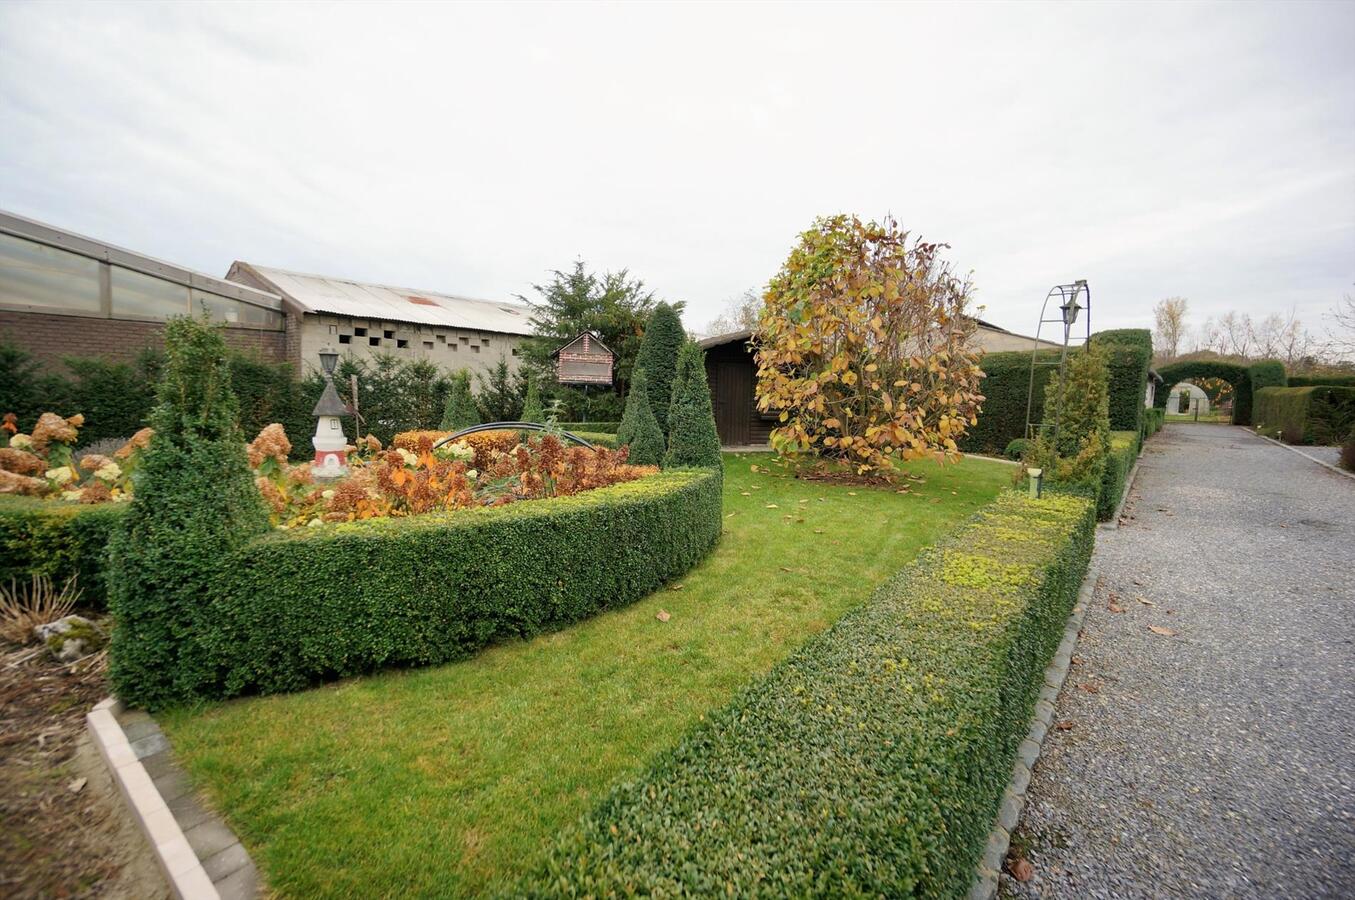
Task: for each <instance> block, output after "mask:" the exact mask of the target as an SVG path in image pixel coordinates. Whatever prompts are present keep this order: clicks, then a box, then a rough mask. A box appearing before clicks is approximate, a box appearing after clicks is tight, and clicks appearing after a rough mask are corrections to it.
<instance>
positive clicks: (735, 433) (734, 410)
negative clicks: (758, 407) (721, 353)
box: [714, 360, 753, 446]
mask: <svg viewBox="0 0 1355 900" xmlns="http://www.w3.org/2000/svg"><path fill="white" fill-rule="evenodd" d="M714 395H715V430H716V431H718V432H719V433H720V442H721V443H723V444H732V445H738V446H742V445H746V444H748V443H749V441H750V433H749V426H750V425H751V424H752V415H753V367H752V366H750V365H749V364H748V362H747V361H746V360H720V361H719V363H718V364H717V365H716V368H715V391H714Z"/></svg>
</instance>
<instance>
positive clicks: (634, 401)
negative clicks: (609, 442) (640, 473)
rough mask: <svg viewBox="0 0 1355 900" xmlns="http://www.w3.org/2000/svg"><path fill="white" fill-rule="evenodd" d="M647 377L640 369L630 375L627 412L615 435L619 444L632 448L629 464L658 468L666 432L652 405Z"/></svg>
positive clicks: (661, 459)
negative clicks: (656, 417) (655, 416)
mask: <svg viewBox="0 0 1355 900" xmlns="http://www.w3.org/2000/svg"><path fill="white" fill-rule="evenodd" d="M647 382H648V375H647V373H646V372H645V370H644V369H640V368H637V369H636V370H635V373H634V374H633V375H632V376H631V382H630V394H629V395H628V396H627V397H626V412H625V415H623V416H622V417H621V427H620V428H618V429H617V432H616V443H617V445H618V446H620V445H629V446H630V456H629V461H630V463H632V464H633V465H637V466H657V465H658V464H659V463H660V462H662V461H663V432H662V431H660V430H659V422H658V420H657V419H655V418H654V410H653V408H652V407H651V406H650V405H649V390H648V385H647Z"/></svg>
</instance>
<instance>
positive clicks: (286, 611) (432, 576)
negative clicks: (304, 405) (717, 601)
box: [196, 470, 723, 696]
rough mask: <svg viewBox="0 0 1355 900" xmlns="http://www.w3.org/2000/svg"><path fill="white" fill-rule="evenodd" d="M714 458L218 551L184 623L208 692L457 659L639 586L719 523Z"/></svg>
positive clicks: (285, 686) (575, 616)
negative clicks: (538, 495) (709, 465)
mask: <svg viewBox="0 0 1355 900" xmlns="http://www.w3.org/2000/svg"><path fill="white" fill-rule="evenodd" d="M720 491H721V476H720V473H719V472H718V471H698V470H670V471H666V472H663V473H660V474H658V475H655V476H652V477H650V478H645V479H643V480H641V481H635V482H627V483H624V484H619V485H613V486H611V487H606V488H600V489H598V490H594V491H589V492H587V493H585V494H578V495H575V496H570V497H560V498H556V499H553V500H548V501H537V502H524V503H514V504H510V505H508V506H504V507H493V508H485V509H479V510H472V511H465V510H462V511H459V512H456V513H452V514H448V515H425V516H416V517H410V518H406V519H383V520H373V521H366V522H354V523H350V524H344V525H336V526H332V527H329V526H327V527H323V528H315V529H296V530H293V531H275V532H272V533H270V534H268V535H266V536H264V537H262V538H259V539H257V540H254V541H251V542H250V543H249V544H247V545H245V546H244V547H243V548H241V549H240V550H238V551H237V552H236V553H235V554H234V556H233V557H232V558H231V560H230V565H229V566H228V567H227V568H228V570H229V571H228V574H227V575H226V576H225V577H224V578H223V580H222V582H221V583H220V584H219V585H218V586H217V587H216V589H215V591H214V596H213V597H212V600H211V605H212V612H211V615H210V617H209V619H208V620H207V624H205V625H204V627H203V629H202V632H201V633H200V634H199V635H197V636H196V638H197V639H198V640H200V641H201V642H202V644H203V646H204V648H205V651H206V655H207V657H208V658H209V659H210V660H211V661H212V664H213V665H214V667H215V668H216V670H217V672H218V677H217V681H216V683H215V685H213V687H212V691H213V693H214V694H215V695H221V696H230V695H235V694H239V693H242V692H247V691H248V692H253V691H257V692H263V693H272V692H277V691H289V690H296V689H300V688H303V687H306V686H308V685H311V684H314V683H316V682H318V681H322V680H326V679H330V678H341V677H344V676H348V675H356V674H359V673H363V672H370V671H373V670H375V669H379V668H382V667H387V666H420V665H430V664H434V663H442V662H446V661H448V660H452V659H457V658H459V657H464V656H466V655H468V654H471V653H473V652H474V651H476V650H478V649H480V648H481V647H483V646H485V645H486V644H488V643H490V642H492V641H496V640H502V639H505V638H513V637H525V636H529V635H533V634H537V633H539V632H542V631H546V630H549V629H553V628H558V627H560V626H563V625H566V624H569V623H571V622H576V621H579V620H580V619H584V618H587V617H589V616H592V615H595V614H596V613H598V612H601V611H602V610H605V609H609V608H615V607H620V606H625V605H627V604H629V603H632V602H634V601H635V600H638V599H640V598H641V597H644V596H646V595H647V594H649V593H650V592H652V591H654V590H655V589H656V588H658V587H660V586H662V585H663V584H664V583H666V582H668V581H669V580H671V579H673V578H676V577H678V576H680V575H682V574H683V573H684V572H686V571H687V570H688V569H690V568H691V567H692V566H693V565H695V564H696V563H697V562H698V561H699V560H700V559H701V558H702V557H703V556H705V555H706V553H707V552H708V551H709V550H710V549H711V547H712V546H714V544H715V542H716V541H717V540H718V538H719V535H720V530H721V526H722V522H723V520H722V518H721V515H720V499H721V498H720Z"/></svg>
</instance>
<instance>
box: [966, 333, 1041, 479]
mask: <svg viewBox="0 0 1355 900" xmlns="http://www.w3.org/2000/svg"><path fill="white" fill-rule="evenodd" d="M1038 358H1039V361H1040V363H1041V365H1037V366H1036V367H1035V399H1034V410H1033V413H1032V415H1033V418H1034V421H1036V422H1038V421H1040V417H1041V415H1042V414H1043V412H1044V389H1045V385H1046V384H1047V383H1048V381H1049V377H1050V375H1051V374H1054V373H1056V372H1057V371H1058V366H1057V365H1043V363H1046V362H1054V363H1057V362H1058V359H1059V353H1058V351H1052V350H1051V351H1041V353H1040V354H1039V357H1038ZM1030 361H1031V354H1029V353H1026V352H1023V351H1012V352H1009V353H989V354H987V355H985V356H984V357H983V359H981V360H980V361H979V366H980V367H981V368H982V369H983V373H984V378H983V381H981V382H980V383H979V390H980V391H982V392H983V397H984V399H983V403H982V405H981V408H980V410H979V414H978V424H977V425H974V426H972V427H971V428H970V429H969V430H968V431H967V432H966V433H965V436H964V439H963V440H961V441H960V442H959V445H960V449H961V450H964V451H966V452H969V453H987V454H989V455H991V456H998V455H1001V454H1002V452H1003V451H1004V450H1005V449H1006V447H1007V445H1008V444H1009V443H1011V442H1012V441H1014V440H1016V439H1017V438H1024V437H1025V436H1026V398H1027V396H1028V392H1029V390H1030V375H1031V367H1030Z"/></svg>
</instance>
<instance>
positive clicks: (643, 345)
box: [631, 303, 687, 438]
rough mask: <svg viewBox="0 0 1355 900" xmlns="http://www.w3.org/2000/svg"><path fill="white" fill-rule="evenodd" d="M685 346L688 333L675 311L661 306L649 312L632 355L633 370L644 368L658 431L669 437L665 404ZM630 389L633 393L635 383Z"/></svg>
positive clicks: (670, 393)
mask: <svg viewBox="0 0 1355 900" xmlns="http://www.w3.org/2000/svg"><path fill="white" fill-rule="evenodd" d="M685 343H687V332H685V331H683V329H682V319H681V317H679V316H678V313H677V310H675V309H673V307H671V306H669V305H668V304H667V303H660V304H659V305H658V306H656V307H654V312H652V313H650V316H649V322H648V323H647V324H646V325H645V336H644V338H643V339H642V340H641V341H640V350H639V352H638V353H637V354H636V356H635V368H637V369H644V370H645V373H646V374H647V375H648V376H649V405H650V408H651V409H653V410H654V418H655V419H657V420H658V422H659V430H660V431H662V432H663V435H664V437H665V438H667V437H668V430H669V425H668V404H669V401H670V400H671V399H672V397H673V376H674V375H676V374H677V360H678V351H679V350H681V349H682V345H683V344H685ZM631 390H635V386H634V384H632V385H631Z"/></svg>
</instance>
